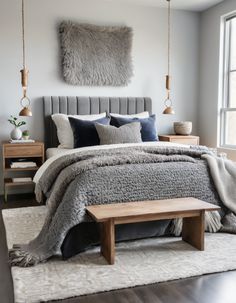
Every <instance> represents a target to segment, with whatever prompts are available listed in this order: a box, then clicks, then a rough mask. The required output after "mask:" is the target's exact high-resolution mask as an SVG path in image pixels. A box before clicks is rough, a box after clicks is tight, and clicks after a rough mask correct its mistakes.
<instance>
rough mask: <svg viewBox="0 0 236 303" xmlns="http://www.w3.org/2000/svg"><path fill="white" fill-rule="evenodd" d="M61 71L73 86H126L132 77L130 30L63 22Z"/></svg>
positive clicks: (61, 32)
mask: <svg viewBox="0 0 236 303" xmlns="http://www.w3.org/2000/svg"><path fill="white" fill-rule="evenodd" d="M59 33H60V41H61V50H62V69H63V77H64V79H65V81H66V82H67V83H69V84H72V85H81V86H82V85H85V86H126V85H128V83H129V82H130V79H131V77H132V75H133V65H132V58H131V49H132V29H131V28H130V27H125V26H122V27H117V26H113V27H110V26H96V25H89V24H78V23H72V22H63V23H61V25H60V29H59Z"/></svg>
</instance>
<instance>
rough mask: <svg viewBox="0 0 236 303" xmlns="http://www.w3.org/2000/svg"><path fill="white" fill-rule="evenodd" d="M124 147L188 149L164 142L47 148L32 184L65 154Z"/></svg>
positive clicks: (180, 145)
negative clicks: (44, 158) (175, 147)
mask: <svg viewBox="0 0 236 303" xmlns="http://www.w3.org/2000/svg"><path fill="white" fill-rule="evenodd" d="M126 146H179V147H188V148H189V147H190V145H185V144H177V143H170V142H164V141H157V142H156V141H155V142H142V143H125V144H110V145H96V146H88V147H81V148H74V149H66V148H48V149H47V151H46V156H47V160H46V161H45V162H44V164H43V165H42V166H41V167H40V168H39V169H38V171H37V172H36V174H35V176H34V180H33V181H34V182H35V183H37V182H38V180H39V179H40V177H41V176H42V174H43V173H44V171H45V170H46V169H47V167H48V166H49V165H50V164H51V163H52V162H53V161H55V160H56V159H58V158H60V157H61V156H64V155H66V154H73V153H76V152H80V151H81V152H82V151H90V150H102V149H111V148H119V147H126Z"/></svg>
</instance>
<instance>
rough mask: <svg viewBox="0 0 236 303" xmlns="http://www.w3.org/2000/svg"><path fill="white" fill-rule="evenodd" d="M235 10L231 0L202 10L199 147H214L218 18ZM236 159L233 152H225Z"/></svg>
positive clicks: (215, 138) (219, 23)
mask: <svg viewBox="0 0 236 303" xmlns="http://www.w3.org/2000/svg"><path fill="white" fill-rule="evenodd" d="M232 11H236V1H235V0H225V1H224V2H222V3H221V4H218V5H216V6H215V7H213V8H210V9H209V10H207V11H205V12H203V13H202V15H201V19H200V45H201V48H200V100H199V113H198V114H199V116H198V125H199V134H200V136H201V139H202V144H205V145H209V146H213V147H216V146H217V122H218V115H219V111H218V104H219V103H218V101H220V100H219V98H218V97H219V83H220V82H219V81H220V75H219V73H220V70H219V67H220V65H219V62H220V32H221V17H222V16H224V15H225V14H228V13H230V12H232ZM227 153H228V155H229V156H230V157H231V158H233V159H236V151H233V150H227Z"/></svg>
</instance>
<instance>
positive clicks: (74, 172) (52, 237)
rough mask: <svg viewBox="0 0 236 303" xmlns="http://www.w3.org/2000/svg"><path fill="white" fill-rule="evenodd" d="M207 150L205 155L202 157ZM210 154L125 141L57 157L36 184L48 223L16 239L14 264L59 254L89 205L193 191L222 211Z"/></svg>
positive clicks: (213, 224) (215, 220)
mask: <svg viewBox="0 0 236 303" xmlns="http://www.w3.org/2000/svg"><path fill="white" fill-rule="evenodd" d="M204 154H206V155H207V160H206V159H202V158H201V157H202V156H203V155H204ZM211 157H213V154H212V153H211V152H210V151H209V150H207V149H199V148H198V149H188V148H173V147H168V148H167V147H123V148H119V149H117V148H116V149H109V150H96V151H84V152H81V151H79V152H77V153H73V154H69V155H65V156H62V157H60V158H58V159H57V160H55V161H54V162H53V163H51V164H50V166H49V167H48V168H47V169H46V171H45V172H44V173H43V175H42V177H41V178H40V180H39V182H38V183H37V185H36V197H37V200H38V201H39V202H40V201H41V200H42V198H43V196H46V197H47V207H48V212H47V216H46V219H45V223H44V226H43V228H42V230H41V231H40V233H39V235H38V236H37V237H36V238H35V239H34V240H32V241H31V242H29V243H28V244H21V245H14V248H13V249H12V250H11V251H10V252H9V258H10V262H11V264H12V265H18V266H32V265H35V264H37V263H39V262H44V261H46V260H47V259H48V258H49V257H51V256H53V255H55V254H56V253H57V252H58V251H59V250H60V247H61V244H62V242H63V240H64V238H65V236H66V234H67V233H68V231H69V230H70V229H71V228H72V227H73V226H75V225H77V224H79V223H81V222H85V221H87V220H89V218H88V217H87V215H86V213H85V207H86V206H87V205H93V204H104V203H117V202H128V201H141V200H154V199H165V198H177V197H188V196H192V197H196V198H199V199H202V200H204V201H207V202H210V203H214V204H217V205H220V206H221V207H222V211H221V217H223V216H224V215H225V214H226V208H224V206H223V205H222V202H221V200H220V198H219V195H218V193H217V192H216V190H215V186H214V184H213V182H212V178H211V176H210V174H209V169H208V166H207V162H206V161H208V162H209V159H211ZM224 203H225V201H224ZM225 204H226V203H225ZM226 206H227V207H229V205H227V204H226ZM234 206H235V205H234ZM229 208H230V207H229ZM207 223H208V230H210V231H217V230H219V228H220V227H221V224H220V216H219V214H218V213H216V214H215V215H213V216H212V217H210V216H208V217H207ZM176 225H178V224H177V222H176ZM175 227H176V226H174V229H173V230H175Z"/></svg>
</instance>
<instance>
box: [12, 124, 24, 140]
mask: <svg viewBox="0 0 236 303" xmlns="http://www.w3.org/2000/svg"><path fill="white" fill-rule="evenodd" d="M21 137H22V131H21V129H20V128H19V127H15V128H14V129H13V130H12V131H11V139H12V140H20V139H21Z"/></svg>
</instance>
